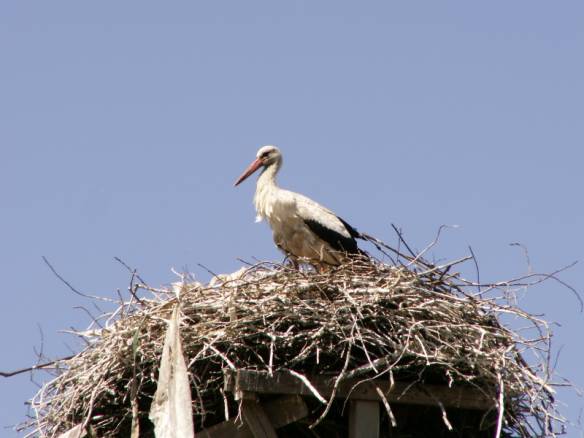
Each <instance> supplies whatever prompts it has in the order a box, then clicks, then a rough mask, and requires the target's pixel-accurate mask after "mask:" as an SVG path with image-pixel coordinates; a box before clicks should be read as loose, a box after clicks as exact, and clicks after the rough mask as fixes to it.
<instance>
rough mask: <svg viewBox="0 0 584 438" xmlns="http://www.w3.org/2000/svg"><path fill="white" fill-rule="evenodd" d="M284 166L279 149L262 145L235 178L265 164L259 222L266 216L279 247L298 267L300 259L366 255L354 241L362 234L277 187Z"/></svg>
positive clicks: (329, 260)
mask: <svg viewBox="0 0 584 438" xmlns="http://www.w3.org/2000/svg"><path fill="white" fill-rule="evenodd" d="M281 166H282V154H281V153H280V150H279V149H278V148H277V147H275V146H263V147H262V148H260V150H259V151H258V153H257V155H256V159H255V160H254V161H253V162H252V163H251V164H250V166H249V167H248V168H247V169H246V170H245V171H244V172H243V174H242V175H241V176H240V177H239V178H238V179H237V181H235V185H236V186H237V185H238V184H240V183H241V182H242V181H243V180H245V179H246V178H248V177H249V176H250V175H251V174H252V173H254V172H255V171H256V170H258V169H259V168H260V167H263V169H262V173H261V174H260V176H259V177H258V181H257V186H256V192H255V196H254V204H255V208H256V211H257V220H256V222H259V221H261V220H262V219H264V218H265V219H267V221H268V223H269V224H270V227H271V228H272V231H273V234H274V242H275V244H276V246H277V247H278V248H280V249H281V250H282V251H283V252H284V253H285V254H286V255H287V256H288V257H289V258H290V259H291V260H292V262H293V263H294V265H295V266H297V265H298V262H299V261H301V262H309V263H312V264H318V265H322V264H325V265H339V264H341V263H342V262H343V261H344V260H346V259H347V256H349V255H351V254H363V252H362V251H361V250H360V249H359V248H358V247H357V242H356V241H355V238H362V236H361V234H360V233H359V232H358V231H357V230H355V228H353V227H351V226H350V225H349V224H348V223H347V222H345V221H344V220H343V219H341V218H340V217H338V216H337V215H336V214H334V213H333V212H332V211H330V210H329V209H327V208H324V207H323V206H322V205H320V204H318V203H316V202H314V201H313V200H312V199H309V198H307V197H306V196H303V195H300V194H298V193H294V192H290V191H288V190H284V189H281V188H280V187H278V185H277V184H276V175H277V174H278V171H279V170H280V167H281Z"/></svg>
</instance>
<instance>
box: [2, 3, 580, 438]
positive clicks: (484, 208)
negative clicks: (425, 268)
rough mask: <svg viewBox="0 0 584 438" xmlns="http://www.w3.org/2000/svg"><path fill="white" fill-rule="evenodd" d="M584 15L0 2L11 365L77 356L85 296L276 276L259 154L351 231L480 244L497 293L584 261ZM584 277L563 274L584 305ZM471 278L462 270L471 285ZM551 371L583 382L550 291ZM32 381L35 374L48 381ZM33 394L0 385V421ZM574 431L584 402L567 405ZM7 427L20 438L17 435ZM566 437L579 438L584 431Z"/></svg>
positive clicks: (565, 317) (450, 7) (489, 8)
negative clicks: (261, 270) (179, 277)
mask: <svg viewBox="0 0 584 438" xmlns="http://www.w3.org/2000/svg"><path fill="white" fill-rule="evenodd" d="M583 23H584V3H582V2H581V1H569V0H566V1H562V2H543V1H539V2H533V1H526V0H516V1H506V2H503V1H496V2H468V1H449V0H445V1H439V2H438V1H408V2H405V1H402V2H397V1H394V2H392V1H379V2H368V1H365V2H348V1H338V0H336V1H320V2H315V1H286V2H270V1H262V2H258V1H246V2H241V1H216V2H186V1H180V2H178V1H177V2H165V3H164V4H163V3H161V2H152V1H125V2H113V1H103V2H91V3H89V2H78V1H59V2H40V1H28V2H25V1H18V2H17V1H13V2H3V3H2V5H1V6H0V56H1V58H0V63H1V64H0V151H1V154H0V196H1V198H0V199H1V204H0V205H1V208H2V211H1V214H0V230H2V234H1V235H2V238H1V242H2V244H1V246H0V276H1V278H2V306H1V307H0V342H1V345H2V351H3V352H4V354H3V355H2V357H1V358H0V369H2V370H10V369H13V368H19V367H23V366H27V365H30V364H32V363H33V362H34V361H35V357H36V356H35V353H34V351H33V347H35V346H36V348H39V346H40V344H41V337H40V334H39V333H40V332H39V326H40V328H41V329H42V332H43V334H44V352H45V354H47V355H49V356H51V357H58V356H61V355H66V354H69V351H70V348H73V349H74V350H76V349H78V348H79V344H78V342H77V341H76V340H75V339H74V338H73V337H71V336H69V335H67V334H62V333H59V330H63V329H67V328H68V327H70V326H75V327H77V328H83V327H85V326H86V325H87V322H88V319H87V316H86V314H85V313H84V312H83V311H82V310H78V309H74V307H76V306H86V307H87V308H89V309H92V310H93V308H92V306H91V304H90V303H89V302H87V301H85V300H84V299H83V298H81V297H79V296H77V295H74V294H72V293H71V292H69V291H68V290H67V288H66V287H65V286H64V285H63V284H61V283H60V282H59V281H58V280H57V279H56V278H55V277H54V276H53V275H52V274H51V273H50V272H49V270H48V269H47V267H46V266H45V265H44V264H43V262H42V260H41V256H43V255H44V256H46V257H47V258H48V259H49V260H50V261H51V262H52V263H53V264H54V265H55V267H56V268H57V269H58V270H59V272H60V273H61V274H62V275H63V276H64V277H65V278H67V279H68V280H69V281H70V282H71V283H72V284H74V285H75V286H76V287H77V288H79V289H80V290H83V291H85V292H87V293H93V294H99V295H104V296H108V297H115V296H116V292H115V291H116V289H125V288H126V287H127V284H128V280H129V278H128V275H127V272H125V271H124V269H123V268H122V267H121V266H120V265H119V264H117V263H116V262H115V261H114V260H113V257H114V256H119V257H121V258H122V259H124V260H125V261H126V262H127V263H128V264H130V265H132V266H135V267H137V268H139V270H140V272H141V273H142V275H143V276H144V277H145V279H146V280H147V281H149V282H150V283H151V284H153V285H161V284H164V283H168V282H170V281H174V280H175V277H174V275H173V274H172V273H171V268H173V267H174V268H176V269H178V270H184V269H189V270H191V271H193V272H195V274H196V275H197V276H199V277H200V278H201V279H207V278H208V275H207V274H206V272H205V271H203V270H202V269H200V268H199V267H198V266H197V264H198V263H202V264H204V265H206V266H208V267H209V268H211V269H212V270H213V271H217V272H230V271H233V270H235V269H237V268H238V267H239V266H240V263H239V262H238V261H237V260H236V259H237V257H243V258H246V259H248V260H249V259H252V258H253V257H257V258H259V259H270V260H280V259H281V257H280V255H279V253H278V252H277V250H276V249H275V248H274V246H273V244H272V241H271V233H270V232H269V230H268V229H267V226H266V225H265V224H255V223H254V211H253V206H252V204H251V199H252V192H253V188H254V185H253V183H251V182H247V183H246V184H244V185H242V186H241V187H238V188H237V189H234V188H233V187H232V184H233V181H234V179H235V178H236V177H237V176H238V175H239V173H240V172H241V171H242V170H243V168H244V167H245V166H246V165H247V164H248V163H249V161H251V159H252V158H253V156H254V154H255V152H256V149H257V148H258V147H259V146H260V145H262V144H266V143H273V144H277V145H278V146H280V148H281V149H282V151H283V153H284V159H285V164H284V168H283V173H282V175H281V178H280V181H281V183H282V185H284V186H286V187H289V188H292V189H294V190H297V191H300V192H303V193H306V194H307V195H309V196H311V197H313V198H314V199H316V200H318V201H319V202H321V203H323V204H325V205H326V206H328V207H329V208H332V209H333V210H335V211H336V212H337V213H339V214H340V215H342V216H343V217H344V218H345V219H346V220H347V221H349V222H350V223H352V224H353V225H355V226H356V227H357V228H359V229H361V230H364V231H367V232H369V233H372V234H375V235H377V236H379V237H381V238H384V239H387V240H391V239H393V236H392V233H391V231H390V223H395V224H397V225H399V226H401V227H402V228H403V229H404V230H405V232H406V234H407V236H408V237H409V240H410V241H411V242H412V244H413V245H414V246H416V247H418V248H421V247H423V246H425V244H426V243H427V242H428V241H430V240H431V239H432V238H433V236H434V233H435V231H436V229H437V228H438V227H439V226H440V225H441V224H458V225H460V226H461V228H459V229H458V230H449V231H448V232H447V233H446V234H445V235H444V237H443V240H442V245H441V246H440V247H439V248H437V249H436V250H435V251H434V255H435V256H436V257H440V258H454V257H458V256H461V255H464V254H465V253H466V252H467V249H466V248H467V245H472V247H473V249H474V251H475V253H476V254H477V257H478V259H479V261H480V265H481V274H482V276H483V278H484V279H485V280H499V279H505V278H508V277H511V276H514V275H519V274H522V273H525V271H526V269H527V268H526V264H525V260H524V259H523V256H522V253H521V251H520V250H519V249H518V248H517V247H510V246H509V245H508V244H509V243H511V242H521V243H523V244H525V245H527V247H528V248H529V251H530V256H531V261H532V264H533V268H534V269H535V270H538V271H551V270H554V269H556V268H558V267H561V266H563V265H565V264H568V263H570V262H572V261H574V260H578V259H582V258H584V257H583V248H584V235H583V232H582V226H583V224H584V202H583V199H582V190H583V188H584V176H583V172H582V167H583V163H584V152H583V147H584V56H583V54H584V25H583ZM583 270H584V264H581V265H578V266H576V267H575V268H573V269H572V270H571V271H570V272H567V273H565V274H564V275H563V276H562V278H563V279H564V280H565V281H567V282H569V283H571V284H573V285H574V286H575V287H577V288H579V289H580V290H582V289H584V281H583V280H582V278H584V275H583ZM468 271H469V273H472V269H470V267H469V269H468ZM520 305H521V306H522V307H524V308H525V309H527V310H529V311H531V312H535V313H541V314H544V315H545V318H547V319H548V320H550V321H556V322H557V323H558V324H559V325H557V326H555V327H554V332H555V337H554V348H555V351H559V350H560V349H561V354H560V358H559V365H558V372H559V373H560V374H561V375H562V376H564V377H566V378H568V379H570V380H572V381H574V382H575V383H576V384H578V385H580V386H583V385H584V376H583V373H582V363H583V362H584V354H583V353H582V333H583V330H584V315H582V314H581V313H579V311H578V306H577V302H576V301H575V299H574V298H573V297H572V296H571V295H570V294H569V293H568V292H566V291H565V290H564V289H562V288H561V287H560V286H559V285H558V284H555V283H553V282H549V283H547V284H545V285H544V286H542V287H538V288H535V289H533V290H532V291H530V292H529V293H527V294H526V295H524V296H523V297H522V298H521V300H520ZM35 378H36V379H38V380H40V381H42V379H43V378H44V376H43V375H42V374H37V375H35ZM35 390H36V388H35V386H34V384H33V383H31V382H30V379H29V376H20V377H15V378H12V379H1V380H0V406H1V409H0V426H2V427H6V426H10V425H11V424H14V423H17V422H19V421H20V420H21V419H22V418H23V416H24V414H25V412H26V408H25V406H24V402H25V400H27V399H28V398H30V397H31V396H32V395H33V393H34V392H35ZM560 401H561V402H562V403H563V404H565V405H566V406H565V408H564V409H563V411H564V413H565V414H566V415H567V416H568V417H569V418H570V419H571V420H572V421H573V422H576V421H577V419H578V415H579V413H580V410H581V409H582V408H583V407H584V401H583V400H582V398H580V397H578V396H576V394H575V393H574V392H565V391H564V392H561V393H560ZM0 435H1V436H3V437H4V436H6V437H11V436H15V434H14V432H12V431H11V430H10V429H0ZM569 436H581V432H580V431H579V430H578V429H577V428H571V429H570V434H569Z"/></svg>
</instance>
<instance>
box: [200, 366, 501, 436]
mask: <svg viewBox="0 0 584 438" xmlns="http://www.w3.org/2000/svg"><path fill="white" fill-rule="evenodd" d="M334 384H335V380H334V379H332V378H329V377H326V376H318V375H316V376H302V375H294V374H292V373H290V372H286V371H281V372H277V373H274V374H273V375H271V376H270V375H269V374H268V373H265V372H256V371H245V370H238V371H230V370H228V371H225V377H224V390H225V391H226V392H230V393H232V394H233V395H234V398H235V399H236V400H240V401H241V407H242V411H241V417H242V420H243V421H239V422H235V421H234V420H230V421H225V422H223V423H220V424H218V425H216V426H213V427H211V428H208V429H206V430H204V431H201V432H198V433H197V437H205V438H228V437H233V438H277V433H276V429H278V428H279V427H283V426H285V425H288V424H290V423H292V422H295V421H298V420H301V419H302V418H304V417H306V416H307V415H308V409H307V406H306V403H305V402H304V401H303V398H302V397H314V399H317V400H320V401H321V403H322V402H325V401H326V400H328V399H329V398H330V397H331V395H332V394H333V388H334ZM268 395H269V396H271V397H272V400H270V402H269V403H261V402H260V399H261V396H264V397H265V396H268ZM276 395H279V397H276V398H273V397H274V396H276ZM335 398H340V399H348V400H349V423H348V424H349V427H348V431H349V432H348V433H349V438H378V437H379V424H380V410H381V409H385V408H384V405H388V406H391V405H393V404H406V405H419V406H441V407H442V408H455V409H466V410H477V411H487V410H489V409H492V408H494V407H495V405H496V402H495V400H494V399H493V398H491V397H488V396H487V394H485V393H484V392H482V391H480V390H479V389H477V388H471V387H456V388H448V387H447V386H439V385H420V384H412V383H406V382H395V383H394V384H393V385H391V384H390V382H388V381H387V380H372V381H365V382H361V381H359V380H357V379H347V380H344V381H342V382H340V383H339V384H338V386H337V390H336V392H335Z"/></svg>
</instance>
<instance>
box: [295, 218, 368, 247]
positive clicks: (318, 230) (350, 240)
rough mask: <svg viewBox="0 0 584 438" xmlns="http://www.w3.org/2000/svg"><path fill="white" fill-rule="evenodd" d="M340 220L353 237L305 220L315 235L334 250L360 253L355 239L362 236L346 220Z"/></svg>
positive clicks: (311, 220)
mask: <svg viewBox="0 0 584 438" xmlns="http://www.w3.org/2000/svg"><path fill="white" fill-rule="evenodd" d="M339 220H340V221H341V222H342V223H343V225H344V226H345V228H346V229H347V231H348V232H349V235H350V236H351V237H346V236H343V235H342V234H339V233H337V232H336V231H334V230H331V229H330V228H328V227H326V226H324V225H323V224H321V223H320V222H318V221H316V220H313V219H304V223H305V224H306V225H307V226H308V228H310V230H311V231H312V232H313V233H314V234H316V235H317V236H318V237H319V238H321V239H322V240H324V241H325V242H326V243H328V244H329V245H330V246H331V248H333V249H334V250H336V251H345V252H347V253H349V254H358V253H360V252H361V251H360V250H359V247H358V246H357V242H356V241H355V239H354V238H355V237H357V236H360V234H359V233H358V232H357V230H355V229H354V228H353V227H351V226H350V225H349V224H347V223H346V222H345V221H344V220H342V219H341V218H339Z"/></svg>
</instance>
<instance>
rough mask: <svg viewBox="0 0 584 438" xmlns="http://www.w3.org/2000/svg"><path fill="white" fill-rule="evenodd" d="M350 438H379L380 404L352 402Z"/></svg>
mask: <svg viewBox="0 0 584 438" xmlns="http://www.w3.org/2000/svg"><path fill="white" fill-rule="evenodd" d="M349 438H379V402H376V401H369V400H351V404H350V406H349Z"/></svg>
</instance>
